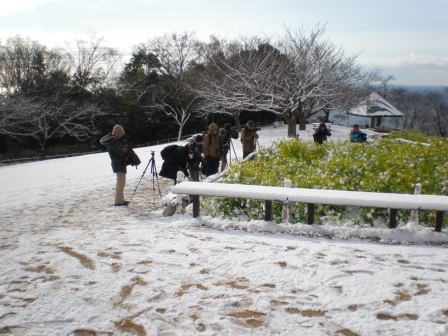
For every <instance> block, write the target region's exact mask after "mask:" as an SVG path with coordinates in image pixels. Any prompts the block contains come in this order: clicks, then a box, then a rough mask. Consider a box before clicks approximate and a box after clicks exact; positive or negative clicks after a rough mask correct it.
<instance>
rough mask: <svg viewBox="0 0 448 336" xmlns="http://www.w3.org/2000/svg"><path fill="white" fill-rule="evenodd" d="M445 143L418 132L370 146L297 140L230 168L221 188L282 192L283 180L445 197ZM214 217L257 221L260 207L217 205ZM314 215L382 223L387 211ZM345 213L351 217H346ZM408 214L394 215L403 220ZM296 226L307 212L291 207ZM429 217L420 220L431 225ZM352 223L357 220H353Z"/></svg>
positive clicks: (277, 210)
mask: <svg viewBox="0 0 448 336" xmlns="http://www.w3.org/2000/svg"><path fill="white" fill-rule="evenodd" d="M398 137H399V138H406V139H410V140H413V141H419V142H425V143H430V144H431V146H422V145H419V144H408V143H399V142H396V141H395V140H394V138H398ZM447 153H448V140H447V139H444V138H439V137H428V136H425V135H423V134H421V133H417V132H398V133H396V134H394V135H392V136H390V137H386V138H383V139H382V140H381V141H379V142H376V143H374V144H367V143H349V142H346V143H342V144H340V143H339V144H336V143H326V144H323V145H315V144H313V143H309V142H302V141H299V140H291V141H284V142H280V143H278V144H275V145H274V146H272V147H271V148H269V149H265V150H263V151H261V152H260V154H259V155H258V157H257V158H256V159H255V160H253V161H250V162H247V163H242V164H239V165H236V166H234V167H233V169H232V171H231V172H230V173H229V175H228V176H227V177H226V179H225V182H226V183H242V184H255V185H266V186H283V183H284V179H286V178H288V179H290V180H291V181H292V183H293V185H294V186H296V187H301V188H315V189H316V188H317V189H334V190H352V191H374V192H395V193H413V192H414V188H415V184H416V183H420V184H421V185H422V193H423V194H437V195H448V154H447ZM216 205H217V206H216V207H215V209H214V213H216V214H221V215H224V216H226V217H237V216H241V215H245V216H247V217H248V218H250V219H261V218H263V215H264V209H263V203H262V202H257V201H253V200H250V201H248V200H235V199H233V200H232V199H219V200H218V201H217V203H216ZM281 208H282V204H275V206H274V218H275V219H276V220H279V219H280V217H281ZM317 209H318V214H320V215H321V216H324V215H325V216H328V214H333V215H335V216H338V217H341V216H342V217H343V216H346V217H350V218H352V217H353V215H354V213H355V215H356V213H358V214H359V216H358V220H359V219H362V220H363V221H367V222H371V223H374V222H377V221H378V220H380V221H381V220H382V219H383V220H384V219H385V217H386V209H366V208H359V209H352V208H350V209H349V211H348V210H347V209H346V208H344V207H335V206H333V207H332V206H319V207H318V208H317ZM348 212H349V213H350V215H348ZM408 214H409V212H408V211H401V212H400V213H399V215H400V217H401V218H402V219H406V218H407V216H408ZM294 216H295V218H296V220H298V221H304V220H305V216H306V210H305V209H304V206H303V205H296V211H295V214H294ZM431 216H433V215H432V214H428V213H423V214H422V219H423V220H425V221H426V222H431V220H432V217H431ZM355 221H356V220H355Z"/></svg>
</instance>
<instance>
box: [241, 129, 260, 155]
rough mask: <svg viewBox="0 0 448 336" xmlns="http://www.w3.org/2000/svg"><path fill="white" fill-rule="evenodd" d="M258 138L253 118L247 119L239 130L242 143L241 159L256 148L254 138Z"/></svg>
mask: <svg viewBox="0 0 448 336" xmlns="http://www.w3.org/2000/svg"><path fill="white" fill-rule="evenodd" d="M257 139H258V134H257V128H256V127H255V123H254V122H253V120H249V121H248V122H247V124H246V126H244V128H243V130H242V131H241V142H242V144H243V159H245V158H246V157H247V156H248V155H249V154H251V153H253V152H254V151H255V149H256V147H257V146H256V140H257Z"/></svg>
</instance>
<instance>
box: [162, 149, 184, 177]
mask: <svg viewBox="0 0 448 336" xmlns="http://www.w3.org/2000/svg"><path fill="white" fill-rule="evenodd" d="M160 155H161V156H162V159H163V163H162V168H161V170H160V173H159V175H160V176H162V177H166V178H169V179H171V180H173V181H174V182H176V178H177V172H178V171H181V172H183V173H184V175H185V176H189V174H188V170H187V160H188V148H187V146H179V145H169V146H167V147H165V148H164V149H163V150H162V151H161V152H160Z"/></svg>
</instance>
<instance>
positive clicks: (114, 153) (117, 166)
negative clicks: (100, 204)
mask: <svg viewBox="0 0 448 336" xmlns="http://www.w3.org/2000/svg"><path fill="white" fill-rule="evenodd" d="M124 133H125V132H124V128H123V127H122V126H121V125H115V126H114V127H113V129H112V133H110V134H107V135H105V136H103V137H102V138H101V139H100V143H101V144H102V145H104V146H106V148H107V151H108V152H109V156H110V160H111V165H112V171H113V172H114V173H115V174H116V175H117V185H116V188H115V206H126V205H128V204H129V202H128V201H125V200H124V186H125V185H126V156H127V154H128V152H129V148H130V147H129V145H125V144H124V143H123V142H122V141H123V136H124Z"/></svg>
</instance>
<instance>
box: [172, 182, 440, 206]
mask: <svg viewBox="0 0 448 336" xmlns="http://www.w3.org/2000/svg"><path fill="white" fill-rule="evenodd" d="M172 191H173V193H177V194H187V195H205V196H223V197H234V198H247V199H257V200H272V201H282V202H284V201H290V202H302V203H317V204H330V205H353V206H364V207H374V208H393V209H416V210H417V209H422V210H439V211H448V196H437V195H406V194H394V193H373V192H355V191H343V190H319V189H304V188H292V189H291V188H282V187H268V186H258V185H244V184H224V183H213V184H211V183H202V182H182V183H181V184H178V185H176V186H175V187H174V188H173V189H172Z"/></svg>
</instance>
